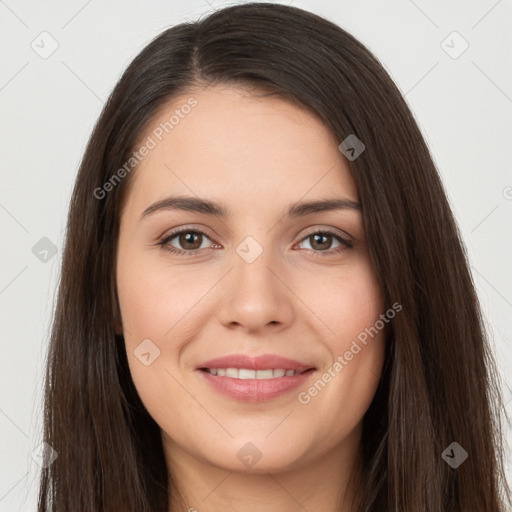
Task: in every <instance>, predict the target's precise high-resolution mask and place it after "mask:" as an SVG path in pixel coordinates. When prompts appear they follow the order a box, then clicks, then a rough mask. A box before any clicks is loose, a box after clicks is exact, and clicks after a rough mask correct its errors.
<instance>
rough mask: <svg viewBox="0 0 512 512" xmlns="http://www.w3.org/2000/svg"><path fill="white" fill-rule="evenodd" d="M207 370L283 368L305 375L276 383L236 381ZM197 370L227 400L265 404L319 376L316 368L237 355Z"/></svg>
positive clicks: (264, 356)
mask: <svg viewBox="0 0 512 512" xmlns="http://www.w3.org/2000/svg"><path fill="white" fill-rule="evenodd" d="M206 368H247V369H250V370H265V369H267V368H282V369H284V370H295V371H298V372H303V373H300V374H299V375H290V376H285V377H276V378H273V379H234V378H231V377H226V376H219V375H212V374H211V373H209V372H207V371H205V369H206ZM196 370H197V371H198V373H199V375H200V376H201V378H204V379H205V381H206V382H207V383H208V384H209V385H211V386H212V388H213V389H214V390H215V391H217V392H219V393H221V394H223V395H225V396H229V397H230V398H234V399H235V400H239V401H242V402H263V401H268V400H271V399H273V398H275V397H277V396H280V395H283V394H285V393H287V392H289V391H291V390H293V389H295V388H297V387H299V386H301V385H302V384H304V383H305V382H306V381H307V380H308V379H309V378H310V376H311V375H312V374H313V373H315V370H316V368H315V367H314V366H313V365H310V364H309V365H308V364H305V363H301V362H299V361H295V360H293V359H288V358H286V357H281V356H278V355H275V354H262V355H259V356H248V355H243V354H234V355H229V356H224V357H219V358H216V359H211V360H209V361H205V362H204V363H202V364H201V365H199V366H198V367H197V368H196Z"/></svg>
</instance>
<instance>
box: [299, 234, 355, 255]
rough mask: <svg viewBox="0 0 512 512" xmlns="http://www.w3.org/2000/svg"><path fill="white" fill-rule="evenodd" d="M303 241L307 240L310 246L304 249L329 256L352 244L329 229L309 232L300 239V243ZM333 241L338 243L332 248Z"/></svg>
mask: <svg viewBox="0 0 512 512" xmlns="http://www.w3.org/2000/svg"><path fill="white" fill-rule="evenodd" d="M304 241H308V242H309V245H310V247H309V248H308V247H306V249H308V250H310V251H313V254H314V255H315V256H329V255H332V254H336V253H338V252H340V251H343V250H345V249H349V248H351V247H352V246H353V245H352V242H350V241H349V240H346V239H345V238H343V237H341V236H340V235H338V234H337V233H334V232H332V231H329V230H322V231H315V232H314V233H310V234H309V235H306V236H305V237H304V238H303V239H302V241H301V243H304ZM333 243H337V244H338V245H336V246H334V248H333ZM322 253H325V254H322Z"/></svg>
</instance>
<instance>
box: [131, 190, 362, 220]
mask: <svg viewBox="0 0 512 512" xmlns="http://www.w3.org/2000/svg"><path fill="white" fill-rule="evenodd" d="M347 209H348V210H356V211H362V207H361V204H360V203H358V202H356V201H352V200H351V199H344V198H339V199H338V198H334V199H325V200H319V201H307V202H298V203H293V204H291V205H290V206H289V207H288V210H287V211H286V213H285V216H286V217H290V218H296V217H303V216H305V215H310V214H312V213H319V212H325V211H331V210H347ZM160 210H184V211H188V212H197V213H203V214H206V215H213V216H215V217H221V218H224V219H225V218H227V217H229V215H230V210H229V208H228V207H227V206H226V205H224V204H222V203H215V202H213V201H209V200H208V199H201V198H198V197H189V196H170V197H166V198H165V199H162V200H160V201H157V202H156V203H153V204H152V205H151V206H149V207H148V208H146V209H145V210H144V211H143V212H142V215H141V220H142V219H145V218H146V217H148V216H149V215H151V214H152V213H154V212H157V211H160Z"/></svg>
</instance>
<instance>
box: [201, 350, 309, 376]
mask: <svg viewBox="0 0 512 512" xmlns="http://www.w3.org/2000/svg"><path fill="white" fill-rule="evenodd" d="M203 368H209V369H211V368H239V369H240V368H247V369H248V370H266V369H269V368H273V369H276V368H282V369H284V370H295V371H297V372H303V371H305V370H310V369H314V368H315V367H314V366H313V365H311V364H307V363H301V362H299V361H295V360H294V359H288V358H287V357H282V356H279V355H277V354H261V355H253V356H251V355H245V354H232V355H227V356H223V357H217V358H215V359H210V360H208V361H205V362H204V363H201V364H200V365H198V367H197V369H198V370H201V369H203Z"/></svg>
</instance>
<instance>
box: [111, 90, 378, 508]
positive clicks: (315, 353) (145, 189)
mask: <svg viewBox="0 0 512 512" xmlns="http://www.w3.org/2000/svg"><path fill="white" fill-rule="evenodd" d="M190 97H194V98H195V99H196V100H197V102H198V104H197V106H196V107H195V108H193V109H192V110H191V112H190V113H189V114H187V115H186V116H184V118H183V119H181V120H180V122H179V124H178V125H177V126H175V127H174V129H173V130H172V132H170V133H169V134H167V135H166V136H165V137H164V138H163V140H162V141H161V142H159V144H158V145H157V146H156V147H155V148H154V149H152V150H151V151H150V152H149V154H148V155H147V156H146V157H145V158H144V159H143V160H142V161H141V162H140V163H139V165H138V167H137V169H136V170H135V171H134V174H133V175H132V176H130V179H131V180H133V182H132V183H131V184H130V185H131V187H130V189H129V193H128V195H127V197H126V201H125V203H124V206H123V209H122V212H121V224H120V235H119V241H118V256H117V267H116V275H117V286H118V294H119V304H120V310H121V317H122V326H118V327H117V328H118V331H119V332H120V331H121V330H122V332H123V333H124V336H125V343H126V350H127V356H128V362H129V366H130V371H131V375H132V378H133V381H134V383H135V386H136V388H137V391H138V393H139V395H140V397H141V399H142V401H143V403H144V405H145V407H146V408H147V410H148V412H149V413H150V414H151V416H152V417H153V418H154V420H155V421H156V422H157V424H158V425H159V426H160V428H161V432H162V439H163V444H164V450H165V457H166V460H167V464H168V468H169V470H170V472H171V474H172V475H173V477H174V479H175V480H176V482H177V484H176V485H177V486H178V488H179V489H180V491H181V492H182V493H183V495H184V496H185V500H186V505H187V507H190V510H191V512H192V511H193V510H194V509H195V510H197V511H198V512H213V511H218V510H225V511H233V512H234V511H240V510H244V511H245V512H252V511H259V512H260V511H261V510H265V511H266V512H278V511H279V512H292V511H293V512H295V511H299V510H300V511H303V510H304V509H307V510H323V511H333V512H334V511H335V510H338V509H337V508H336V503H337V500H340V503H341V504H342V510H344V511H352V510H355V509H354V507H351V506H350V499H351V498H352V494H353V493H354V491H355V490H356V486H354V485H349V476H350V474H351V470H352V469H353V468H356V467H358V466H357V464H358V462H359V457H358V449H359V446H360V436H361V424H362V423H361V422H362V418H363V415H364V413H365V412H366V410H367V409H368V407H369V405H370V403H371V400H372V398H373V396H374V394H375V391H376V388H377V385H378V382H379V377H380V375H381V371H382V366H383V360H384V349H385V329H383V330H381V331H379V334H378V335H376V336H374V337H373V338H370V341H369V342H368V344H367V345H366V346H363V348H362V350H361V351H360V352H358V353H357V354H356V355H354V357H353V359H352V360H351V361H349V362H348V364H347V365H346V366H345V367H344V368H343V370H342V371H340V372H338V373H336V372H335V373H336V376H335V377H334V378H332V380H331V382H329V383H328V384H327V385H326V386H325V387H324V388H323V389H322V390H321V391H320V392H318V394H317V395H316V396H314V397H312V398H311V400H310V401H309V403H307V404H303V403H300V402H299V400H298V394H299V392H301V391H307V389H308V388H309V387H311V385H312V384H313V383H314V382H315V381H316V380H317V379H318V378H320V377H321V376H322V374H323V373H325V372H327V371H328V368H329V367H332V365H333V363H334V362H335V361H336V359H337V357H338V356H340V355H341V356H342V355H343V354H344V353H345V352H346V351H347V350H349V348H350V346H351V343H352V342H353V340H355V339H356V337H357V336H358V334H360V333H361V332H362V331H364V329H365V328H367V327H370V326H373V325H374V324H375V322H376V320H378V318H379V315H381V314H382V313H384V305H383V301H382V296H381V292H380V289H379V286H378V284H377V279H376V275H375V273H374V270H373V268H372V266H371V264H370V260H369V255H368V251H367V245H366V240H365V230H364V224H363V217H362V213H361V212H360V211H358V210H352V209H344V210H334V211H326V212H320V213H313V214H309V215H307V216H304V217H298V218H287V217H284V216H283V215H284V212H285V210H286V208H287V207H288V206H289V205H290V204H292V203H294V202H297V201H305V200H323V199H328V198H345V199H350V200H352V201H357V202H358V201H359V196H358V190H357V187H356V185H355V183H354V180H353V178H352V177H351V174H350V171H349V167H348V165H347V161H346V160H345V157H344V156H343V155H342V154H341V152H340V151H339V150H338V145H339V143H340V141H338V140H337V139H336V138H335V137H334V136H333V134H332V133H331V132H330V131H329V130H328V129H327V128H326V126H325V125H324V124H323V123H322V122H321V121H320V120H319V119H318V118H317V117H316V116H314V115H313V114H312V113H310V112H309V111H307V110H305V109H302V108H299V107H297V106H295V105H293V104H291V103H288V102H286V101H284V100H281V99H277V98H269V97H266V98H263V97H256V96H254V95H253V94H251V93H250V92H249V91H248V90H245V89H241V88H234V87H230V86H220V85H216V86H210V87H207V88H201V89H194V90H192V91H189V92H188V93H187V94H184V95H182V96H180V97H176V98H174V99H173V100H172V101H170V102H169V103H168V104H167V105H166V108H165V109H163V110H161V111H160V113H159V114H158V116H157V117H156V118H155V119H153V121H152V123H151V124H150V126H149V127H148V130H147V132H146V133H145V134H143V137H141V140H145V138H146V137H147V136H148V135H151V132H152V130H153V129H155V127H157V126H158V125H159V124H160V123H161V122H164V121H166V120H168V119H169V116H170V115H171V114H172V112H173V111H174V110H175V109H177V108H180V106H181V105H183V104H184V103H186V101H187V100H188V98H190ZM171 194H173V195H174V194H180V195H181V194H183V195H187V196H192V197H194V196H198V197H201V198H206V199H210V200H213V201H216V202H222V203H224V204H225V205H226V206H228V207H229V209H230V211H231V214H232V215H231V216H229V217H227V218H226V219H221V218H217V217H214V216H211V215H207V214H204V213H196V212H187V211H181V210H158V211H156V212H154V213H153V214H151V215H149V216H147V217H146V218H144V219H142V220H141V214H142V212H143V211H144V210H145V209H146V208H148V206H150V205H151V204H153V203H155V202H156V201H158V200H161V199H163V198H165V197H167V196H169V195H171ZM184 226H187V228H190V229H189V231H192V232H195V231H194V229H200V230H201V231H204V232H205V233H206V235H205V236H203V237H201V235H199V240H198V241H197V243H195V242H193V241H192V242H190V241H189V242H188V243H187V240H183V238H182V239H181V243H180V237H179V236H176V237H174V238H173V239H172V240H171V241H169V242H168V245H172V246H174V247H175V248H178V249H181V250H182V251H187V250H188V251H191V250H193V249H194V248H197V247H200V249H199V251H200V252H199V253H198V254H196V255H192V256H188V255H186V254H184V255H177V254H172V253H170V252H168V251H166V250H165V248H163V247H162V246H159V245H158V242H159V240H160V239H162V238H165V236H166V235H168V234H169V233H170V232H171V231H172V230H173V229H174V228H180V227H184ZM316 228H318V230H320V231H321V229H322V228H324V229H326V228H328V229H331V230H333V231H335V233H336V234H337V235H340V236H342V237H344V238H348V239H349V240H351V241H352V244H353V246H352V247H351V248H344V249H343V250H342V251H340V252H336V250H337V249H338V248H339V247H340V242H339V241H338V240H337V238H336V237H333V236H329V235H327V238H326V239H325V240H321V241H320V244H318V243H317V244H315V240H314V239H313V237H312V236H311V233H314V232H315V230H316ZM247 236H251V237H253V238H254V239H255V240H256V241H257V242H258V244H259V245H260V246H261V247H262V249H263V252H262V253H261V254H260V256H259V257H258V258H256V259H255V260H254V261H253V262H252V263H248V262H247V261H245V260H244V259H243V258H242V257H240V256H239V254H238V253H237V252H236V248H237V247H238V246H239V245H240V243H241V242H242V241H243V240H244V239H245V238H246V237H247ZM315 254H316V256H315ZM145 339H150V340H151V342H152V343H153V344H154V345H155V346H157V347H158V349H159V350H160V355H159V356H158V357H157V358H156V359H155V360H154V361H153V362H152V363H151V364H150V365H148V366H146V365H144V364H142V363H141V361H140V360H139V358H138V357H136V355H135V354H134V350H136V349H137V347H138V345H139V344H140V343H141V342H142V341H143V340H145ZM236 353H245V354H265V353H266V354H268V353H272V354H279V355H282V356H284V357H289V358H292V359H296V360H299V361H301V362H307V363H309V364H310V365H311V366H314V367H315V368H316V371H315V372H314V374H312V376H310V377H309V379H308V381H307V383H306V384H305V385H303V386H301V387H300V388H298V389H294V390H292V391H290V392H287V393H285V394H284V395H281V396H278V397H276V398H274V399H272V400H269V401H266V402H260V403H246V402H241V401H238V400H235V399H233V398H230V397H226V396H224V395H221V394H219V393H218V392H217V391H216V390H214V389H213V388H212V387H211V386H210V385H209V384H208V383H206V382H205V380H204V378H202V377H203V376H202V375H200V374H199V372H198V371H197V370H196V367H197V365H198V364H200V363H201V362H204V361H206V360H208V359H211V358H214V357H220V356H223V355H227V354H236ZM248 442H250V443H252V444H253V445H254V446H255V447H256V448H257V450H259V452H260V453H261V459H260V460H259V461H258V462H257V463H256V464H254V465H253V466H251V467H249V466H247V465H245V464H244V463H243V462H242V461H241V460H240V459H239V458H238V457H237V453H238V452H239V450H240V449H241V448H242V447H244V445H246V443H248ZM354 471H355V470H354ZM174 510H178V509H177V507H175V506H174V505H173V506H172V507H171V512H173V511H174ZM180 510H182V509H181V508H180ZM185 510H187V509H185Z"/></svg>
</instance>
